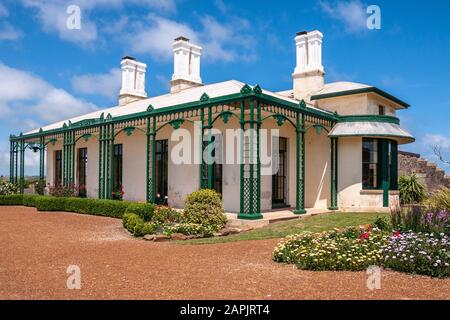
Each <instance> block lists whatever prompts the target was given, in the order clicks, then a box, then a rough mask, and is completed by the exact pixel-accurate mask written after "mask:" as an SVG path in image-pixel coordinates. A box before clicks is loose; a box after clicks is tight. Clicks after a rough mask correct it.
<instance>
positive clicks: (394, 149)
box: [388, 141, 398, 190]
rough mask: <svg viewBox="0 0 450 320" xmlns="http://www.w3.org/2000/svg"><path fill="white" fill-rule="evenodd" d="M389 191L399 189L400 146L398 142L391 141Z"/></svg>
mask: <svg viewBox="0 0 450 320" xmlns="http://www.w3.org/2000/svg"><path fill="white" fill-rule="evenodd" d="M388 179H389V189H390V190H397V189H398V144H397V141H389V175H388Z"/></svg>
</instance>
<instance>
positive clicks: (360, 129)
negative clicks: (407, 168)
mask: <svg viewBox="0 0 450 320" xmlns="http://www.w3.org/2000/svg"><path fill="white" fill-rule="evenodd" d="M328 135H329V136H330V137H350V136H362V137H377V138H392V139H394V140H397V141H398V142H399V143H400V144H405V143H410V142H414V140H415V139H414V137H413V136H412V135H411V134H410V133H409V132H408V131H406V130H405V129H403V128H401V127H400V125H398V124H396V123H387V122H373V121H371V122H365V121H361V122H340V123H337V124H336V125H335V126H334V127H333V129H332V130H331V131H330V133H329V134H328Z"/></svg>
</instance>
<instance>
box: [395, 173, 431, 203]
mask: <svg viewBox="0 0 450 320" xmlns="http://www.w3.org/2000/svg"><path fill="white" fill-rule="evenodd" d="M398 190H399V192H400V202H401V203H402V204H417V203H421V202H422V201H423V200H424V199H425V197H426V191H425V186H424V185H423V183H422V182H420V180H419V178H418V177H417V175H416V174H415V173H413V174H412V175H410V176H401V177H400V178H399V179H398Z"/></svg>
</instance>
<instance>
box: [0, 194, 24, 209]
mask: <svg viewBox="0 0 450 320" xmlns="http://www.w3.org/2000/svg"><path fill="white" fill-rule="evenodd" d="M21 205H23V195H21V194H10V195H0V206H21Z"/></svg>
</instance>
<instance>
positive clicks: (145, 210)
mask: <svg viewBox="0 0 450 320" xmlns="http://www.w3.org/2000/svg"><path fill="white" fill-rule="evenodd" d="M154 211H155V205H154V204H150V203H130V204H129V205H128V207H127V209H126V211H125V212H126V213H135V214H137V215H138V216H140V217H141V218H142V219H143V220H144V221H145V222H148V221H150V220H151V219H152V217H153V212H154Z"/></svg>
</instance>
